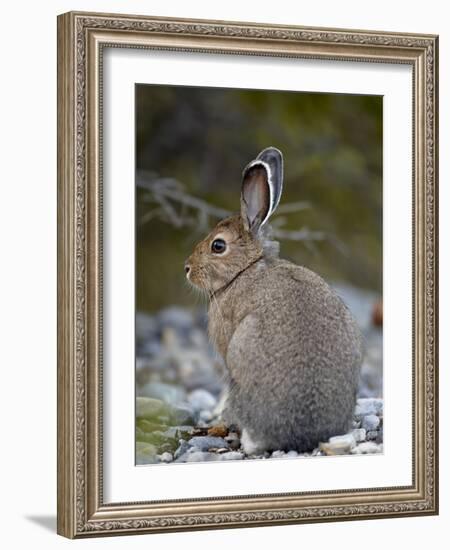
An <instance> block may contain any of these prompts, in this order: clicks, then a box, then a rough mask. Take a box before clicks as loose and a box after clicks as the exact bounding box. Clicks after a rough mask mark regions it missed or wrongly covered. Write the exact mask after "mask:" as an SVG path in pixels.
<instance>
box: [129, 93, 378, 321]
mask: <svg viewBox="0 0 450 550" xmlns="http://www.w3.org/2000/svg"><path fill="white" fill-rule="evenodd" d="M269 145H272V146H275V147H278V148H279V149H280V150H281V151H282V152H283V155H284V161H285V175H284V192H283V196H282V198H281V203H280V207H281V206H282V205H285V204H287V203H297V202H299V201H300V202H301V203H303V202H304V201H306V202H307V203H308V204H303V205H302V206H303V207H302V208H298V209H297V208H294V209H293V211H292V212H291V213H285V214H283V215H281V214H280V215H279V216H278V217H277V218H274V223H275V224H276V226H277V227H278V228H280V229H282V230H283V231H288V232H292V231H295V230H299V229H302V230H306V233H305V235H306V236H308V234H309V235H310V236H311V239H310V238H304V239H302V240H290V239H281V240H280V243H281V256H282V257H285V258H288V259H291V260H293V261H294V262H296V263H299V264H302V265H306V266H307V267H309V268H311V269H313V270H315V271H317V272H318V273H320V274H321V275H322V276H324V277H325V278H326V279H327V280H329V281H336V282H339V283H344V284H349V285H352V286H356V287H360V288H365V289H370V290H374V291H376V292H379V293H381V283H382V97H381V96H361V95H347V94H324V93H302V92H284V91H266V90H239V89H218V88H194V87H179V86H154V85H141V84H138V85H136V170H137V183H138V185H137V190H136V216H137V227H136V262H137V266H136V267H137V269H136V308H137V310H140V311H148V312H154V311H156V310H158V309H160V308H161V307H164V306H166V305H168V304H177V305H181V306H187V307H190V306H192V305H193V304H194V300H193V297H192V294H191V293H190V292H189V291H188V289H187V286H186V282H185V278H184V271H183V263H184V260H185V259H186V257H187V256H188V255H189V254H190V253H191V251H192V248H193V246H194V244H195V243H196V242H198V240H199V239H201V238H202V237H203V236H204V235H205V234H206V232H207V230H208V228H210V227H212V226H214V225H215V223H216V222H217V221H218V218H217V217H215V216H214V215H204V212H203V213H202V208H200V209H197V208H196V207H195V206H194V207H193V206H192V205H191V203H190V202H189V200H190V199H191V198H193V199H194V202H195V200H198V199H200V200H201V201H204V203H203V202H202V203H200V205H202V204H207V205H210V206H211V207H219V208H221V209H226V210H231V211H236V210H238V208H239V193H240V183H241V173H242V169H243V168H244V166H245V165H246V164H247V163H248V162H249V161H250V160H251V159H253V158H254V157H255V156H256V155H257V154H258V152H259V151H260V150H261V149H263V148H265V147H267V146H269ZM165 186H166V187H165ZM161 189H162V190H164V189H169V190H170V189H173V190H174V193H173V196H175V199H173V197H172V196H170V197H167V196H165V194H164V193H162V194H161V193H160V192H159V191H161ZM155 190H156V191H155ZM158 190H159V191H158ZM178 195H180V196H181V197H182V199H183V200H181V201H178V200H177V199H176V197H177V196H178ZM186 197H187V199H186ZM185 199H186V200H187V201H188V203H186V202H185ZM219 214H220V211H219ZM308 231H309V232H310V233H308Z"/></svg>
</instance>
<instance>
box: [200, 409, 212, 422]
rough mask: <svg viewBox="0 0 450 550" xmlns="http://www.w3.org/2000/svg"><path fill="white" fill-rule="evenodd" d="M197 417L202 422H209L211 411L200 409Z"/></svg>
mask: <svg viewBox="0 0 450 550" xmlns="http://www.w3.org/2000/svg"><path fill="white" fill-rule="evenodd" d="M199 418H200V420H201V421H202V422H206V423H208V422H211V420H212V419H213V414H212V412H211V411H200V413H199Z"/></svg>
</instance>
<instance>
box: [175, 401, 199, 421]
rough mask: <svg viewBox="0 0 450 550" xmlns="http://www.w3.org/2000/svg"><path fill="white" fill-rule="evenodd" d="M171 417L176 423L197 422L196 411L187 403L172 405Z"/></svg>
mask: <svg viewBox="0 0 450 550" xmlns="http://www.w3.org/2000/svg"><path fill="white" fill-rule="evenodd" d="M171 419H172V421H173V423H174V424H191V425H194V424H195V414H194V411H193V410H192V409H191V408H190V407H188V406H187V405H178V406H177V407H172V410H171Z"/></svg>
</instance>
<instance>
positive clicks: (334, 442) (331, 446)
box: [319, 433, 356, 455]
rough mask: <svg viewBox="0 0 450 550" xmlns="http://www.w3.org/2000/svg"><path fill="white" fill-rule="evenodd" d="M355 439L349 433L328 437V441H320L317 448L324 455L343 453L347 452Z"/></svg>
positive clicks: (354, 442) (353, 444) (351, 447)
mask: <svg viewBox="0 0 450 550" xmlns="http://www.w3.org/2000/svg"><path fill="white" fill-rule="evenodd" d="M355 445H356V441H355V438H354V437H353V435H352V434H351V433H349V434H345V435H337V436H335V437H330V439H329V440H328V443H320V445H319V449H320V450H321V451H323V452H324V453H325V454H326V455H345V454H348V453H349V452H350V451H351V449H353V447H355Z"/></svg>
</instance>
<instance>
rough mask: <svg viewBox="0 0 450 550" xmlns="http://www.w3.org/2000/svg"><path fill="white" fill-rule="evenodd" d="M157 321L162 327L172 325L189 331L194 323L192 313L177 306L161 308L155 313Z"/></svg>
mask: <svg viewBox="0 0 450 550" xmlns="http://www.w3.org/2000/svg"><path fill="white" fill-rule="evenodd" d="M157 321H158V323H159V324H160V325H161V326H163V327H174V328H176V329H178V330H181V331H183V330H185V331H189V330H190V329H191V328H192V326H193V325H194V318H193V316H192V313H191V312H190V311H189V310H187V309H184V308H181V307H177V306H169V307H166V308H165V309H163V310H161V311H160V312H159V313H158V315H157Z"/></svg>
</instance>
